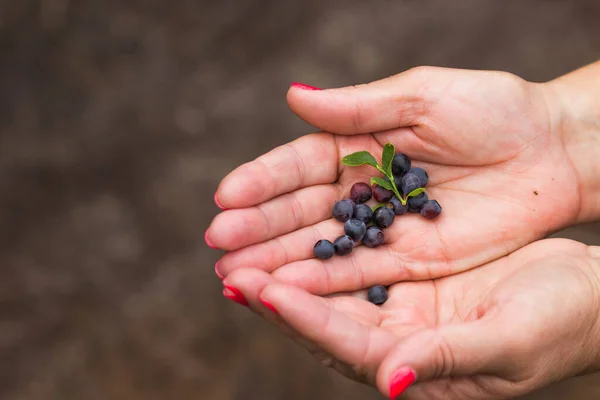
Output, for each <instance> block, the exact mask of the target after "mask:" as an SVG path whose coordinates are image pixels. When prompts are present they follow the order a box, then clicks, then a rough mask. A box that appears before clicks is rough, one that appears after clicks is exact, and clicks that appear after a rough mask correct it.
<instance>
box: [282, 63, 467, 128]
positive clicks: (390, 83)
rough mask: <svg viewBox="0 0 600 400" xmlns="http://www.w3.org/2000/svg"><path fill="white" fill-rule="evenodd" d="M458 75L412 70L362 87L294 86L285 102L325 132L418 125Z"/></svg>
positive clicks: (427, 70)
mask: <svg viewBox="0 0 600 400" xmlns="http://www.w3.org/2000/svg"><path fill="white" fill-rule="evenodd" d="M457 73H459V72H456V71H454V72H453V74H452V75H451V74H450V73H449V72H448V70H446V69H444V68H433V67H425V68H424V67H421V68H414V69H411V70H408V71H406V72H403V73H401V74H398V75H394V76H391V77H388V78H385V79H382V80H379V81H375V82H371V83H369V84H365V85H358V86H350V87H344V88H338V89H326V90H318V91H317V90H305V89H302V88H301V87H300V86H296V85H293V86H292V87H291V88H290V89H289V91H288V94H287V101H288V104H289V106H290V108H291V109H292V111H293V112H294V113H296V114H297V115H298V116H299V117H300V118H302V119H303V120H305V121H306V122H308V123H309V124H311V125H313V126H316V127H318V128H319V129H322V130H324V131H327V132H333V133H339V134H357V133H368V132H376V131H383V130H387V129H393V128H399V127H405V126H412V125H417V124H418V123H419V121H421V120H422V119H423V118H424V117H426V115H427V112H428V109H429V107H430V106H431V104H433V103H434V102H435V98H436V93H437V92H439V91H440V90H442V89H443V88H444V86H445V84H446V82H449V81H450V80H451V79H452V78H453V77H454V76H455V75H456V74H457Z"/></svg>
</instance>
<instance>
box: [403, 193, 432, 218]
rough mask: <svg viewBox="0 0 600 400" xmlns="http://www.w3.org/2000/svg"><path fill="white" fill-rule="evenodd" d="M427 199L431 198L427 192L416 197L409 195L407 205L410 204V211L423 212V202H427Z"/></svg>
mask: <svg viewBox="0 0 600 400" xmlns="http://www.w3.org/2000/svg"><path fill="white" fill-rule="evenodd" d="M427 200H429V196H427V193H425V192H423V193H421V194H419V195H417V196H414V197H409V198H408V200H407V201H406V205H407V206H408V212H411V213H418V212H421V207H423V204H425V202H426V201H427Z"/></svg>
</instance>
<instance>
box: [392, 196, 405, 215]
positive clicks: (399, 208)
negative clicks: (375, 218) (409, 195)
mask: <svg viewBox="0 0 600 400" xmlns="http://www.w3.org/2000/svg"><path fill="white" fill-rule="evenodd" d="M389 204H391V205H392V207H394V214H396V215H402V214H406V212H407V211H408V203H407V204H405V205H402V202H401V201H400V199H399V198H397V197H396V196H394V197H392V198H391V199H390V202H389Z"/></svg>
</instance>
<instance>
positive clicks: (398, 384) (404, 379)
mask: <svg viewBox="0 0 600 400" xmlns="http://www.w3.org/2000/svg"><path fill="white" fill-rule="evenodd" d="M415 379H416V374H415V371H413V370H412V369H411V368H408V367H404V368H400V369H399V370H397V371H396V372H395V373H394V374H393V375H392V379H391V380H390V399H395V398H396V397H398V396H400V395H401V394H402V393H404V391H405V390H406V389H407V388H408V387H409V386H410V385H412V384H413V383H414V381H415Z"/></svg>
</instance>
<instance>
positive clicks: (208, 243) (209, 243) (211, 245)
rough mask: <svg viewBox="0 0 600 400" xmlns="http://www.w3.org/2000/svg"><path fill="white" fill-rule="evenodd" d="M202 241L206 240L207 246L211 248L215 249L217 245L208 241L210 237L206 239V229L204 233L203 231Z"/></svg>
mask: <svg viewBox="0 0 600 400" xmlns="http://www.w3.org/2000/svg"><path fill="white" fill-rule="evenodd" d="M204 241H205V242H206V244H207V245H208V247H210V248H211V249H217V247H216V246H215V245H214V244H212V243H211V242H210V239H208V231H206V233H204Z"/></svg>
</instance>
